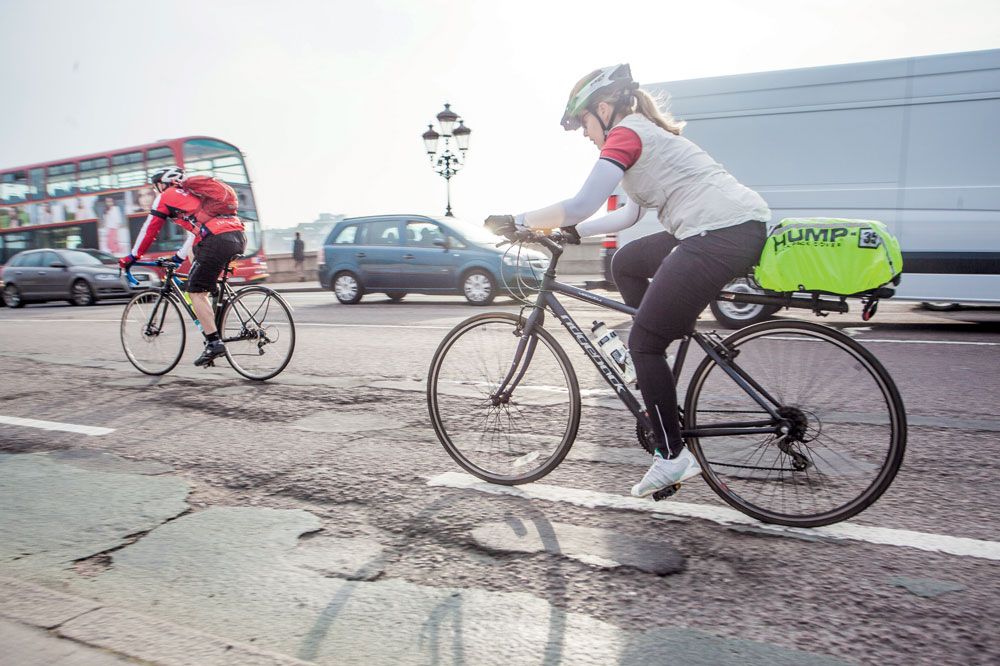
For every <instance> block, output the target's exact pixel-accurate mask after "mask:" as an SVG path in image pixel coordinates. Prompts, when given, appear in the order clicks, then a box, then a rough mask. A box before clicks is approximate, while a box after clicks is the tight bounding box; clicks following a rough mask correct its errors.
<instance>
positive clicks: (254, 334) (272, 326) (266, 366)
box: [219, 287, 295, 380]
mask: <svg viewBox="0 0 1000 666" xmlns="http://www.w3.org/2000/svg"><path fill="white" fill-rule="evenodd" d="M219 333H220V335H221V336H222V341H223V342H224V343H225V344H226V358H227V359H228V360H229V364H230V365H232V366H233V369H234V370H236V372H238V373H240V374H241V375H243V376H244V377H246V378H247V379H255V380H264V379H270V378H272V377H274V376H275V375H277V374H278V373H279V372H281V371H282V370H284V369H285V367H286V366H287V365H288V362H289V361H291V360H292V352H293V351H295V322H294V321H293V320H292V310H291V308H289V307H288V304H287V303H285V301H284V299H282V298H281V296H279V295H278V293H277V292H275V291H272V290H270V289H268V288H267V287H244V288H243V289H240V290H239V291H238V292H236V296H235V298H233V300H231V301H229V302H228V303H227V304H226V307H225V309H224V310H223V311H222V318H221V319H220V323H219Z"/></svg>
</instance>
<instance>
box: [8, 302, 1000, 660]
mask: <svg viewBox="0 0 1000 666" xmlns="http://www.w3.org/2000/svg"><path fill="white" fill-rule="evenodd" d="M287 298H288V301H289V302H290V303H291V304H292V306H293V307H294V313H295V317H296V323H297V326H298V340H297V346H296V351H295V356H294V359H293V361H292V363H291V364H290V366H289V367H288V369H287V370H286V371H285V372H284V373H283V374H282V375H280V376H279V377H277V378H276V379H274V380H272V381H270V382H267V383H264V384H255V383H250V382H247V381H245V380H242V379H241V378H239V377H238V376H236V375H235V373H234V372H233V371H232V370H231V369H229V368H227V367H223V365H222V364H220V366H219V367H216V368H212V369H207V370H202V369H196V368H194V367H193V366H192V365H191V361H192V360H193V358H194V356H195V355H196V354H197V353H198V351H199V350H198V349H196V347H198V346H199V345H195V344H189V345H188V350H187V353H186V356H185V359H184V360H183V361H182V363H181V365H180V366H179V367H178V369H176V370H175V371H174V372H172V373H171V374H169V375H167V376H166V377H163V378H149V377H146V376H143V375H141V374H140V373H138V372H137V371H136V370H135V369H134V368H132V366H131V365H129V364H128V362H127V361H126V359H125V357H124V355H123V353H122V349H121V345H120V343H119V339H118V319H119V317H120V315H121V312H122V304H114V303H112V304H101V305H98V306H94V307H89V308H73V307H69V306H64V305H55V304H53V305H37V306H29V307H27V308H24V309H21V310H9V309H0V357H2V358H3V367H4V374H3V385H2V386H3V388H2V389H0V417H7V419H8V422H7V423H3V422H0V442H2V445H0V497H2V499H3V500H4V503H7V502H9V503H11V504H10V506H12V507H14V508H16V510H14V511H9V512H8V511H4V512H3V515H2V516H0V537H2V538H0V542H2V543H4V544H6V545H3V546H0V575H3V576H10V577H13V578H18V579H21V580H25V581H31V582H33V583H39V584H42V585H45V586H47V587H51V588H53V589H59V590H62V591H66V592H71V593H73V594H78V595H80V596H83V597H86V598H88V599H95V600H98V601H100V602H101V603H105V604H108V605H109V606H114V607H122V608H127V609H130V610H135V611H139V612H142V613H145V614H148V615H151V616H154V617H157V618H162V619H164V620H169V621H171V622H174V623H177V624H179V625H183V626H189V627H195V628H197V629H199V630H202V631H205V632H208V633H210V634H213V635H217V636H222V637H225V638H227V639H231V640H234V641H240V642H242V643H248V644H252V645H254V646H257V647H260V648H265V649H267V650H270V651H273V652H276V653H280V654H284V655H288V656H290V657H297V658H299V659H303V660H306V661H316V662H318V663H390V662H393V663H439V662H453V663H461V662H464V663H560V662H562V663H668V662H671V663H713V664H718V663H734V664H735V663H741V664H746V663H761V664H773V663H789V664H793V663H909V664H912V663H962V664H966V663H996V662H997V661H998V660H1000V639H998V637H997V636H998V634H997V631H996V627H997V626H1000V577H998V574H997V559H1000V543H998V542H1000V519H998V517H997V513H996V508H995V507H996V506H997V504H998V501H1000V481H998V478H1000V475H998V472H1000V462H998V461H997V456H996V452H997V448H998V447H997V443H998V439H1000V415H998V414H997V409H998V407H1000V323H997V319H1000V317H997V314H998V313H997V312H996V311H995V310H990V309H979V310H975V311H972V312H969V311H963V312H958V313H930V312H925V311H920V310H917V309H915V308H914V307H913V306H911V305H908V304H902V303H895V304H893V303H885V304H883V305H882V307H881V310H880V312H879V314H878V316H877V317H876V319H875V320H873V321H872V322H869V323H864V322H862V321H861V320H860V318H859V317H858V316H856V315H837V316H831V317H828V318H826V319H824V320H823V322H824V323H827V324H830V325H833V326H835V327H838V328H842V329H844V330H847V331H848V332H849V333H850V334H851V335H852V336H854V337H855V338H856V339H857V340H858V341H860V342H862V343H863V344H864V345H865V346H866V347H868V349H870V350H871V351H872V352H873V353H874V354H875V355H876V356H877V357H878V358H879V359H880V360H881V361H882V363H883V364H884V365H885V367H886V368H887V369H888V370H889V372H890V373H891V374H892V376H893V377H894V379H895V381H896V383H897V384H898V386H899V388H900V392H901V394H902V397H903V399H904V402H905V405H906V410H907V416H908V418H909V422H910V427H909V441H908V448H907V454H906V459H905V461H904V465H903V468H902V470H901V471H900V473H899V476H898V477H897V479H896V481H895V482H894V484H893V485H892V487H891V488H890V489H889V490H888V492H887V493H886V494H885V495H884V496H883V497H882V499H881V500H880V501H879V502H878V503H876V504H875V505H874V506H873V507H871V508H869V509H868V510H867V511H865V512H864V513H862V514H861V515H859V516H857V517H855V518H853V519H852V520H851V521H850V523H851V525H850V526H848V527H847V528H844V530H843V531H841V532H837V531H836V530H831V531H828V532H824V531H822V530H816V531H812V532H794V531H785V532H783V531H776V530H771V529H768V528H765V527H763V526H761V525H759V524H755V523H752V522H740V521H738V520H735V519H730V517H727V516H728V515H729V514H727V513H725V512H726V509H727V508H726V507H725V505H724V504H723V503H722V501H721V500H719V499H718V498H717V497H716V496H715V495H714V494H713V493H712V492H711V490H710V489H709V488H708V487H707V486H705V485H704V484H702V483H700V482H698V483H692V484H688V485H686V486H685V487H684V489H683V490H682V491H681V493H679V494H678V495H677V497H676V498H675V499H676V506H677V507H679V508H678V509H676V510H672V509H669V507H668V508H667V509H666V510H663V511H661V510H659V509H657V511H653V510H651V509H650V507H652V506H654V505H653V503H651V502H646V501H643V502H638V503H636V502H631V501H629V500H626V496H627V494H628V488H629V487H630V486H631V484H633V483H634V482H635V481H636V480H637V479H638V478H639V477H640V476H641V475H642V473H643V471H644V467H643V466H644V465H645V464H646V462H647V460H648V459H647V458H645V457H644V455H643V453H642V452H641V451H640V450H639V448H638V445H635V446H633V443H634V438H633V437H632V435H631V433H632V432H633V424H632V422H631V421H630V419H629V418H628V417H629V415H628V413H627V412H625V411H623V410H622V409H620V408H618V407H617V406H616V404H615V402H614V401H613V400H611V399H610V398H609V397H608V394H607V392H606V391H605V390H604V389H605V386H604V385H602V383H601V381H600V379H599V377H598V376H597V374H596V371H594V370H593V369H592V368H591V367H588V366H587V365H585V363H586V361H585V359H584V358H583V356H582V355H581V353H580V352H579V350H578V349H577V348H575V346H572V342H571V340H570V339H569V337H568V335H566V334H565V333H564V332H561V331H560V332H556V331H554V332H556V333H557V338H558V339H559V341H560V342H561V343H562V344H563V345H564V347H565V348H566V350H567V352H568V353H569V354H570V357H571V358H572V359H573V362H574V365H575V367H576V369H577V372H578V374H579V377H580V380H581V385H582V387H583V388H584V389H585V390H589V391H590V392H589V393H587V394H586V395H588V396H589V397H588V398H587V399H586V400H585V405H584V409H583V422H582V424H581V428H580V433H579V436H578V443H577V446H576V447H574V450H573V451H572V452H571V453H570V455H569V457H568V458H567V459H566V460H565V461H564V462H563V464H562V465H561V466H560V467H559V468H557V469H556V470H555V471H554V472H553V473H552V474H550V475H549V476H548V477H546V478H544V479H542V480H541V481H540V482H539V483H537V484H531V485H528V486H523V487H521V489H522V490H523V492H520V493H519V494H515V495H503V494H496V492H497V489H496V488H495V487H489V486H483V485H481V484H478V485H477V484H474V483H472V481H471V479H470V478H467V477H464V476H461V475H459V474H457V473H458V472H460V471H461V470H460V469H459V468H458V467H457V465H455V463H454V462H453V461H452V460H451V459H450V458H449V457H448V455H447V454H446V453H445V452H444V450H443V449H442V447H441V446H440V444H439V443H438V442H437V439H436V437H435V435H434V432H433V430H432V429H431V426H430V423H429V419H428V415H427V407H426V399H425V395H424V379H425V376H426V373H427V367H428V364H429V361H430V358H431V356H432V355H433V353H434V350H435V348H436V346H437V344H438V342H439V341H440V340H441V338H443V337H444V335H445V334H446V333H447V331H448V330H449V329H450V328H451V327H452V326H454V325H455V324H456V323H458V322H459V321H461V320H463V319H464V318H466V317H468V316H471V315H472V314H478V313H479V312H482V311H483V310H482V309H478V308H472V307H470V306H466V305H464V302H463V301H462V300H461V299H458V298H432V297H420V296H412V297H407V299H406V301H404V302H403V303H399V304H394V303H390V302H389V301H388V300H387V299H383V298H380V297H377V296H372V297H367V298H366V299H365V301H363V302H362V303H361V304H359V305H355V306H342V305H339V304H337V303H336V302H335V300H334V299H333V297H332V295H331V294H329V293H326V292H316V293H301V294H288V295H287ZM495 309H500V310H505V311H508V312H516V311H517V310H518V306H517V305H516V304H512V303H510V302H500V303H498V304H496V306H495ZM571 312H572V313H573V314H574V315H575V316H577V319H578V322H579V323H580V324H581V325H582V324H584V323H589V322H590V321H591V320H593V319H595V318H597V317H598V316H601V313H600V312H599V311H598V310H597V309H595V308H593V307H592V306H590V305H587V304H582V303H581V304H574V305H573V306H572V307H571ZM609 314H610V315H611V316H605V317H602V318H603V319H604V320H605V321H607V322H608V324H609V326H615V327H618V328H619V330H622V331H623V332H625V331H627V322H626V321H625V319H624V318H623V317H621V316H619V315H615V314H613V313H609ZM810 317H811V315H810ZM970 320H973V321H970ZM976 322H978V323H976ZM699 327H701V328H713V327H714V322H713V321H712V320H711V318H710V315H707V314H706V318H705V319H703V320H702V321H701V322H700V324H699ZM189 343H191V340H190V339H189ZM682 389H683V387H682ZM10 418H19V419H34V420H39V421H50V422H57V423H60V424H74V425H79V426H92V427H98V428H103V429H108V432H106V433H104V434H84V433H81V432H64V431H55V430H45V429H41V428H39V427H32V426H30V425H23V424H21V425H18V424H13V423H11V422H10ZM2 420H3V419H2V418H0V421H2ZM102 432H103V431H102ZM671 502H675V500H674V499H671V500H668V501H666V502H662V503H659V504H657V505H655V506H656V507H658V508H662V507H664V506H666V505H669V504H670V503H671ZM689 506H694V507H695V508H693V509H687V508H686V507H689ZM882 528H884V529H882ZM0 610H2V603H0ZM109 631H110V629H109ZM153 657H155V655H153ZM151 660H153V661H155V660H156V659H155V658H154V659H151Z"/></svg>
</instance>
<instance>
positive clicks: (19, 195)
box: [0, 171, 30, 203]
mask: <svg viewBox="0 0 1000 666" xmlns="http://www.w3.org/2000/svg"><path fill="white" fill-rule="evenodd" d="M29 189H30V188H29V187H28V172H27V171H11V172H9V173H5V174H3V176H0V202H3V203H17V202H19V201H26V200H27V199H28V190H29Z"/></svg>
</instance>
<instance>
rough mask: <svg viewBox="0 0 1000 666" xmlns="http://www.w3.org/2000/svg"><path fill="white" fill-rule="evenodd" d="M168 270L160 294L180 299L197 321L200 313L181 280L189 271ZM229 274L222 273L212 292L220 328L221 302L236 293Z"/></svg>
mask: <svg viewBox="0 0 1000 666" xmlns="http://www.w3.org/2000/svg"><path fill="white" fill-rule="evenodd" d="M135 265H137V266H159V264H157V263H155V262H136V263H135ZM166 271H167V272H166V275H165V279H164V280H163V284H162V285H161V286H160V288H159V292H160V294H161V295H162V297H163V298H166V297H167V296H168V295H170V294H172V295H173V296H174V297H175V298H176V299H177V300H178V301H180V304H181V306H182V307H183V308H184V311H185V312H187V313H188V316H189V317H191V319H192V320H193V321H196V322H197V321H198V315H196V314H195V312H194V307H193V306H192V304H191V302H190V299H189V298H188V297H187V296H186V294H185V291H184V286H183V284H182V283H181V280H180V278H182V277H187V273H178V272H176V271H175V270H174V269H173V268H169V267H168V268H167V269H166ZM227 276H228V270H227V271H224V272H223V273H222V276H221V277H220V278H219V282H218V284H219V289H218V290H217V291H216V293H214V294H212V312H213V313H214V316H215V325H216V328H218V326H219V324H220V323H221V322H220V321H219V319H220V317H221V316H222V308H221V307H220V303H222V302H224V301H225V300H228V298H231V297H232V296H233V294H234V292H233V290H232V287H230V286H229V282H228V280H227V279H226V278H227ZM156 311H157V308H154V309H153V313H152V314H153V315H155V314H156ZM151 316H152V315H151ZM164 316H166V311H165V310H164ZM160 323H161V325H162V323H163V322H162V321H161V322H160ZM149 324H152V320H150V322H149ZM234 339H238V338H234ZM224 342H230V341H229V340H225V341H224Z"/></svg>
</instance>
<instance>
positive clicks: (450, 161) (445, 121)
mask: <svg viewBox="0 0 1000 666" xmlns="http://www.w3.org/2000/svg"><path fill="white" fill-rule="evenodd" d="M437 121H438V124H439V125H440V127H441V133H440V134H438V133H437V132H435V131H434V126H433V125H428V126H427V131H426V132H424V134H423V137H424V147H425V148H426V149H427V154H428V155H429V156H430V160H431V168H433V169H434V171H436V172H437V173H438V174H439V175H441V176H444V180H445V187H446V189H447V192H448V195H447V196H448V206H447V208H446V209H445V212H444V214H445V216H446V217H454V215H452V214H451V177H452V176H454V175H455V174H456V173H458V171H459V169H461V168H462V167H463V166H465V155H466V153H465V151H467V150H468V149H469V135H470V134H472V130H470V129H469V128H468V127H466V126H465V121H464V120H460V119H459V117H458V114H457V113H455V112H454V111H452V110H451V104H445V105H444V111H442V112H441V113H439V114H437ZM456 122H458V127H455V123H456ZM441 137H444V149H443V150H442V151H441V152H438V139H440V138H441ZM452 138H454V139H455V143H456V144H457V145H458V150H459V154H457V155H456V154H455V153H452V152H451V145H450V143H449V140H450V139H452Z"/></svg>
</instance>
